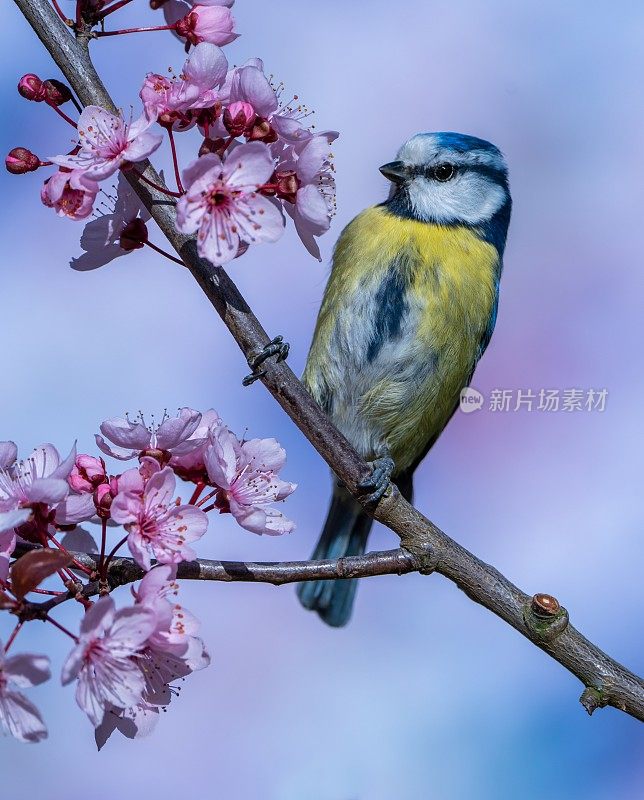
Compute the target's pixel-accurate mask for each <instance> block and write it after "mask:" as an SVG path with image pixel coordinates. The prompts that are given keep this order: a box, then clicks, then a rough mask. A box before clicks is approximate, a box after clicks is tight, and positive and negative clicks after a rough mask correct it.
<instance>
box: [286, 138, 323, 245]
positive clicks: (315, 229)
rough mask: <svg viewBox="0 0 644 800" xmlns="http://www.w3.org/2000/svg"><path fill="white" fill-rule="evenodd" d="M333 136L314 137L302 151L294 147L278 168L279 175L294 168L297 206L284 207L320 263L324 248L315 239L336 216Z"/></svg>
mask: <svg viewBox="0 0 644 800" xmlns="http://www.w3.org/2000/svg"><path fill="white" fill-rule="evenodd" d="M332 136H333V134H320V135H318V136H313V137H312V138H311V139H309V140H308V141H307V142H306V143H305V144H304V145H303V146H302V147H301V148H293V149H292V150H291V153H290V156H288V157H287V158H286V159H285V161H283V162H282V163H280V165H279V166H278V172H279V171H280V170H284V169H286V170H288V169H292V170H293V171H294V173H295V176H296V178H297V186H298V188H297V192H296V195H295V203H292V202H288V201H287V202H285V203H284V208H285V210H286V213H287V214H289V215H290V216H291V217H292V219H293V222H294V223H295V229H296V230H297V233H298V235H299V237H300V239H301V240H302V243H303V244H304V246H305V247H306V249H307V250H308V251H309V253H311V255H312V256H314V257H315V258H317V259H318V260H319V261H320V260H321V256H320V248H319V247H318V244H317V242H316V241H315V238H314V237H316V236H321V235H322V234H323V233H325V232H326V231H328V230H329V225H330V223H331V217H332V216H333V214H334V213H335V178H334V175H333V165H332V154H331V141H332V139H331V137H332ZM330 139H331V141H329V140H330ZM298 151H299V152H298Z"/></svg>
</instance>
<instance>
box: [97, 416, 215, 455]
mask: <svg viewBox="0 0 644 800" xmlns="http://www.w3.org/2000/svg"><path fill="white" fill-rule="evenodd" d="M200 421H201V414H200V413H199V412H198V411H193V409H191V408H181V409H179V413H178V414H177V416H176V417H164V419H163V420H162V421H161V423H160V424H159V425H158V426H156V425H154V424H153V425H150V426H149V427H148V426H146V424H145V422H144V420H143V419H142V418H141V419H139V420H137V421H135V422H132V421H131V420H129V419H123V418H121V417H115V418H113V419H106V420H105V422H103V423H102V424H101V426H100V430H101V433H102V434H103V436H99V435H98V434H96V436H95V438H96V444H97V445H98V447H99V449H100V450H101V452H103V453H105V454H106V455H108V456H112V457H113V458H118V459H119V460H121V461H127V460H128V459H130V458H134V457H135V456H139V455H140V454H141V453H142V452H143V451H145V450H161V451H163V452H165V453H169V454H173V455H174V454H176V455H180V454H184V453H189V452H190V451H191V450H194V449H195V448H197V447H199V445H200V444H201V441H199V440H197V439H194V438H191V437H192V435H193V434H194V432H195V431H196V429H197V427H198V426H199V423H200ZM103 437H105V438H103ZM106 439H107V440H108V441H109V442H111V443H112V444H111V445H110V444H108V441H106Z"/></svg>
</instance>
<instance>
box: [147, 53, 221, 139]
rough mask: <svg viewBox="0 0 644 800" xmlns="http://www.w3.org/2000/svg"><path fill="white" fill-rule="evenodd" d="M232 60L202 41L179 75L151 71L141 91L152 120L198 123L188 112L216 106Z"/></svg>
mask: <svg viewBox="0 0 644 800" xmlns="http://www.w3.org/2000/svg"><path fill="white" fill-rule="evenodd" d="M227 70H228V61H227V60H226V56H225V55H224V53H223V51H222V50H220V49H219V47H216V46H215V45H214V44H209V43H208V42H202V43H201V44H198V45H197V46H196V47H195V48H194V50H193V51H192V53H190V55H189V56H188V59H187V60H186V62H185V64H184V65H183V69H182V70H181V74H180V76H179V77H178V78H174V79H172V80H169V79H168V78H166V77H164V76H163V75H157V74H155V73H149V74H148V75H147V76H146V78H145V81H144V83H143V87H142V89H141V92H140V97H141V100H142V101H143V107H144V109H145V114H146V116H147V118H148V119H150V120H153V121H156V120H159V122H161V123H162V124H163V125H166V126H168V125H171V126H172V127H173V129H174V130H186V129H187V128H189V127H191V126H192V125H194V118H193V116H192V115H190V114H189V113H188V112H189V111H191V110H193V109H198V108H208V107H210V106H213V105H214V104H215V103H216V102H217V100H218V99H219V95H218V91H217V90H218V89H219V88H220V87H221V86H222V84H223V83H224V81H225V79H226V74H227Z"/></svg>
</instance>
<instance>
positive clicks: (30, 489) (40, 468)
mask: <svg viewBox="0 0 644 800" xmlns="http://www.w3.org/2000/svg"><path fill="white" fill-rule="evenodd" d="M3 445H5V447H6V446H7V445H8V446H9V447H8V448H6V449H7V450H10V451H11V452H13V448H12V447H11V446H12V445H13V442H3ZM13 447H15V445H13ZM75 458H76V448H75V447H74V448H72V450H71V452H70V454H69V455H68V456H67V458H66V459H65V460H64V461H61V459H60V455H59V454H58V450H56V448H55V447H54V446H53V445H52V444H43V445H41V446H40V447H37V448H36V449H35V450H34V451H33V452H32V453H31V455H30V456H29V457H28V458H26V459H25V460H24V461H20V462H17V461H15V457H14V460H13V462H9V461H8V459H7V458H5V459H4V461H3V462H2V463H5V464H6V466H5V467H4V468H0V531H6V530H10V529H12V528H16V527H18V525H21V524H22V523H24V522H26V521H27V520H28V519H29V517H30V515H31V512H30V510H29V509H30V506H31V505H33V504H34V503H46V504H49V505H55V504H57V503H60V502H61V501H62V500H64V499H65V498H66V497H67V495H68V494H69V484H68V483H67V478H68V476H69V474H70V472H71V469H72V467H73V465H74V459H75Z"/></svg>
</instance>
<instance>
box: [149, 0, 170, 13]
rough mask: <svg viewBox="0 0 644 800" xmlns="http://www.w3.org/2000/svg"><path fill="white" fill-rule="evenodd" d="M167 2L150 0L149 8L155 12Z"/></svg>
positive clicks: (166, 0)
mask: <svg viewBox="0 0 644 800" xmlns="http://www.w3.org/2000/svg"><path fill="white" fill-rule="evenodd" d="M167 2H168V0H150V8H151V9H152V10H153V11H156V10H157V9H158V8H163V6H164V5H165V4H166V3H167Z"/></svg>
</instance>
